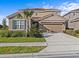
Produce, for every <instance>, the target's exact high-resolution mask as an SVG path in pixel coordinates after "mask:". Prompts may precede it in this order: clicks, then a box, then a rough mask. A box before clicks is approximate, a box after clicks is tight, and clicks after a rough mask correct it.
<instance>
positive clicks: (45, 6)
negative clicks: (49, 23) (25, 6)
mask: <svg viewBox="0 0 79 59" xmlns="http://www.w3.org/2000/svg"><path fill="white" fill-rule="evenodd" d="M43 8H53V6H52V5H50V4H45V5H44V6H43Z"/></svg>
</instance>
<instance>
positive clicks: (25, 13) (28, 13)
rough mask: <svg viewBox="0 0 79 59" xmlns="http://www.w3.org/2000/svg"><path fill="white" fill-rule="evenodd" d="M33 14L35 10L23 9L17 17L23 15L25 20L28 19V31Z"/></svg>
mask: <svg viewBox="0 0 79 59" xmlns="http://www.w3.org/2000/svg"><path fill="white" fill-rule="evenodd" d="M32 15H33V11H31V10H23V11H22V12H19V13H18V15H17V17H22V18H24V19H25V20H27V21H26V33H27V31H28V30H29V31H30V28H31V19H32V18H31V17H32Z"/></svg>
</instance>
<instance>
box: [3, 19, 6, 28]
mask: <svg viewBox="0 0 79 59" xmlns="http://www.w3.org/2000/svg"><path fill="white" fill-rule="evenodd" d="M2 26H3V29H6V19H3V21H2Z"/></svg>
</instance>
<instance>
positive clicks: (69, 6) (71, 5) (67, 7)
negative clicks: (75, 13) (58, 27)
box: [57, 2, 79, 15]
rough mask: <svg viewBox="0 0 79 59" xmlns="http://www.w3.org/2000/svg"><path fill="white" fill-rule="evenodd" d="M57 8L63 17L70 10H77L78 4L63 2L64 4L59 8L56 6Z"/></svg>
mask: <svg viewBox="0 0 79 59" xmlns="http://www.w3.org/2000/svg"><path fill="white" fill-rule="evenodd" d="M57 8H58V9H60V10H61V11H62V12H61V15H64V14H66V13H68V12H69V11H71V10H74V9H78V8H79V3H69V2H65V3H62V4H61V5H60V6H57Z"/></svg>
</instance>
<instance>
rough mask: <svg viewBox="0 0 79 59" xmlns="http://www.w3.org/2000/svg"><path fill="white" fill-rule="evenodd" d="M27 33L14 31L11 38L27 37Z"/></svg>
mask: <svg viewBox="0 0 79 59" xmlns="http://www.w3.org/2000/svg"><path fill="white" fill-rule="evenodd" d="M25 35H26V32H25V31H12V34H11V37H25Z"/></svg>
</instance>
